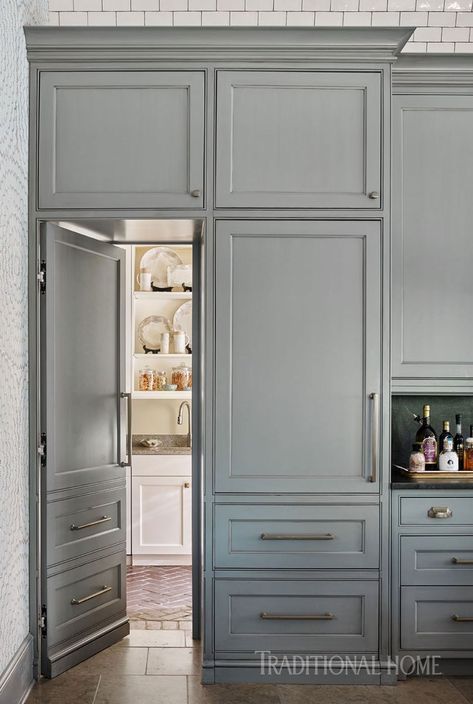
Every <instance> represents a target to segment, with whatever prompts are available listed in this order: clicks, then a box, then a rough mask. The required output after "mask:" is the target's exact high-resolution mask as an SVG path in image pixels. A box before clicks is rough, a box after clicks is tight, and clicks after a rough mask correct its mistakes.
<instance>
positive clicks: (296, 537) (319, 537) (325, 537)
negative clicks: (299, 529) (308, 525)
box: [260, 533, 335, 540]
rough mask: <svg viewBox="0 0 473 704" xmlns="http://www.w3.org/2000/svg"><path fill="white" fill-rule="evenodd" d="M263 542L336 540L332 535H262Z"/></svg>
mask: <svg viewBox="0 0 473 704" xmlns="http://www.w3.org/2000/svg"><path fill="white" fill-rule="evenodd" d="M260 537H261V540H334V538H335V536H334V535H332V533H261V536H260Z"/></svg>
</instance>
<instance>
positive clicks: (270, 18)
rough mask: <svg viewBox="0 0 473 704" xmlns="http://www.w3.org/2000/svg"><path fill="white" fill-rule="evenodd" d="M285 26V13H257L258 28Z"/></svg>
mask: <svg viewBox="0 0 473 704" xmlns="http://www.w3.org/2000/svg"><path fill="white" fill-rule="evenodd" d="M285 24H286V13H285V12H259V13H258V25H259V26H260V27H284V26H285Z"/></svg>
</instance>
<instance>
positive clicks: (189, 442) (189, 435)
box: [177, 401, 192, 447]
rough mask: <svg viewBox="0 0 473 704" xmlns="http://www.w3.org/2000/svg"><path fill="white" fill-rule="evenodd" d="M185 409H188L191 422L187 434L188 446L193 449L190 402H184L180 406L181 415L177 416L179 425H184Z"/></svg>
mask: <svg viewBox="0 0 473 704" xmlns="http://www.w3.org/2000/svg"><path fill="white" fill-rule="evenodd" d="M183 408H187V417H188V421H189V432H188V433H187V446H188V447H192V422H191V405H190V403H189V401H183V402H182V403H181V405H180V406H179V413H178V414H177V424H178V425H182V424H183V422H184V418H183V413H182V410H183Z"/></svg>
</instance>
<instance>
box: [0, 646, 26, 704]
mask: <svg viewBox="0 0 473 704" xmlns="http://www.w3.org/2000/svg"><path fill="white" fill-rule="evenodd" d="M32 686H33V637H32V635H31V634H30V633H28V635H27V636H26V638H25V639H24V640H23V642H22V643H21V645H20V647H19V648H18V650H17V651H16V653H15V655H14V656H13V658H12V660H11V661H10V663H9V664H8V666H7V667H6V668H5V670H4V671H3V672H2V673H1V675H0V704H24V702H25V701H26V698H27V695H28V692H29V691H30V689H31V687H32Z"/></svg>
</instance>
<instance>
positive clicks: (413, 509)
mask: <svg viewBox="0 0 473 704" xmlns="http://www.w3.org/2000/svg"><path fill="white" fill-rule="evenodd" d="M399 522H400V525H402V526H432V527H433V528H435V530H444V529H445V528H449V526H472V525H473V497H467V496H458V497H457V496H453V497H448V498H445V497H442V496H436V495H435V494H432V495H431V496H427V497H425V496H424V497H422V498H419V497H414V496H412V497H411V496H405V497H402V498H401V506H400V514H399Z"/></svg>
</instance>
